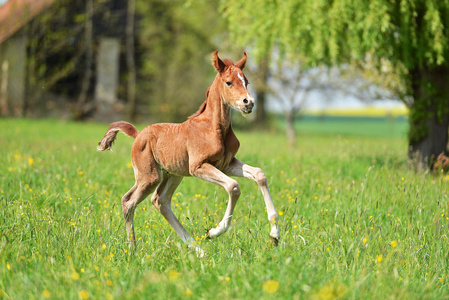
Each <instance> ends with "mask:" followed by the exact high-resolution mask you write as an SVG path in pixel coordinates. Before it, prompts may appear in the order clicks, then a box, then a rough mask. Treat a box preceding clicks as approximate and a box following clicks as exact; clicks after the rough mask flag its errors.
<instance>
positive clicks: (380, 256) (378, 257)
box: [376, 254, 383, 263]
mask: <svg viewBox="0 0 449 300" xmlns="http://www.w3.org/2000/svg"><path fill="white" fill-rule="evenodd" d="M382 259H383V256H382V254H379V255H378V256H377V257H376V261H377V262H378V263H380V262H381V261H382Z"/></svg>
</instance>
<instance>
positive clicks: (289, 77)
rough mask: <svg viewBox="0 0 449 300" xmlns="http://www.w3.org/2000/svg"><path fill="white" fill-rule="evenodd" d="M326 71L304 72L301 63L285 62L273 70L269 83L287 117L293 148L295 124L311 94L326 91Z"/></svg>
mask: <svg viewBox="0 0 449 300" xmlns="http://www.w3.org/2000/svg"><path fill="white" fill-rule="evenodd" d="M326 77H327V76H326V71H325V70H324V69H323V68H315V69H308V70H302V69H301V67H300V63H298V62H297V63H292V62H290V61H288V60H283V61H282V63H281V64H279V65H277V66H274V67H273V68H272V75H271V77H270V79H269V81H268V84H269V86H270V88H271V93H272V94H273V95H274V99H276V100H278V101H279V102H280V104H281V106H282V109H283V111H284V113H285V117H286V134H287V138H288V142H289V144H290V145H291V146H294V145H295V144H296V132H295V128H294V122H295V118H296V116H297V115H298V114H299V112H300V111H301V110H303V109H304V106H305V104H306V102H307V99H308V98H309V96H310V92H311V91H314V90H324V89H326V88H327V87H326V84H325V79H326Z"/></svg>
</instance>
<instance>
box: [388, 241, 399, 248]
mask: <svg viewBox="0 0 449 300" xmlns="http://www.w3.org/2000/svg"><path fill="white" fill-rule="evenodd" d="M390 245H391V247H393V248H394V247H396V246H397V245H398V242H397V241H392V242H391V243H390Z"/></svg>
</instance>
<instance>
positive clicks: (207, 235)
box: [206, 229, 212, 240]
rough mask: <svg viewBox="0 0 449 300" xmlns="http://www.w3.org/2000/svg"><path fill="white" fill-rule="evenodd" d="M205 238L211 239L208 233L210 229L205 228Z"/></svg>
mask: <svg viewBox="0 0 449 300" xmlns="http://www.w3.org/2000/svg"><path fill="white" fill-rule="evenodd" d="M206 239H208V240H211V239H212V236H211V235H210V229H206Z"/></svg>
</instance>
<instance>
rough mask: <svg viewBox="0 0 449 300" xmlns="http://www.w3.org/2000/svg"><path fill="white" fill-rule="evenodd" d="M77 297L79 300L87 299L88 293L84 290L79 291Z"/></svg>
mask: <svg viewBox="0 0 449 300" xmlns="http://www.w3.org/2000/svg"><path fill="white" fill-rule="evenodd" d="M78 296H79V297H80V299H81V300H87V299H89V293H88V292H87V291H86V290H81V291H79V293H78Z"/></svg>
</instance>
